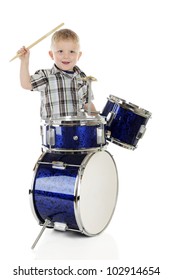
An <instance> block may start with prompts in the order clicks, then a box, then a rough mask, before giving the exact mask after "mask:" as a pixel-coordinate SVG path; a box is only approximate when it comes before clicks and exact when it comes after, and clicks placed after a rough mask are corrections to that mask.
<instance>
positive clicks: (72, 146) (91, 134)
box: [41, 115, 106, 151]
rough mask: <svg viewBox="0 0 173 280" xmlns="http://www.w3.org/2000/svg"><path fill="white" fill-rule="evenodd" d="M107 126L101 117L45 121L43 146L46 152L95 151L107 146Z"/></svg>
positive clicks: (42, 132) (42, 125) (43, 125)
mask: <svg viewBox="0 0 173 280" xmlns="http://www.w3.org/2000/svg"><path fill="white" fill-rule="evenodd" d="M105 124H106V121H105V118H104V117H102V116H100V115H97V116H82V117H80V118H79V117H65V118H60V119H58V120H48V121H43V122H42V124H41V135H42V146H43V148H45V149H46V150H47V149H49V150H61V151H73V150H83V151H84V150H87V151H88V150H92V149H94V150H95V149H97V148H100V147H102V146H103V145H105V141H106V139H105Z"/></svg>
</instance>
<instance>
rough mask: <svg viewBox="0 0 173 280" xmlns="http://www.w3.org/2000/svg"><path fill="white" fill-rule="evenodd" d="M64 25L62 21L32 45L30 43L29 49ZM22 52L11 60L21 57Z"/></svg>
mask: <svg viewBox="0 0 173 280" xmlns="http://www.w3.org/2000/svg"><path fill="white" fill-rule="evenodd" d="M63 25H64V23H61V24H60V25H58V26H56V27H55V28H54V29H52V30H51V31H49V32H48V33H46V34H45V35H44V36H42V37H41V38H40V39H38V40H37V41H35V42H34V43H32V44H31V45H29V46H28V47H27V49H31V48H32V47H34V46H35V45H37V44H38V43H40V42H41V41H42V40H44V39H45V38H46V37H48V36H49V35H50V34H52V33H53V32H54V31H56V30H57V29H59V28H61V27H62V26H63ZM20 55H21V54H16V55H15V56H14V57H13V58H12V59H10V62H11V61H12V60H14V59H15V58H17V57H19V56H20Z"/></svg>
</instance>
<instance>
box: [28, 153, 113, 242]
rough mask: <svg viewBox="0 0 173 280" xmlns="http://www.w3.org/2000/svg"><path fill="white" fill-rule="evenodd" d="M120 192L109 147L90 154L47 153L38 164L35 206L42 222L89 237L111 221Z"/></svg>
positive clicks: (33, 193) (39, 220)
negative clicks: (106, 149) (108, 150)
mask: <svg viewBox="0 0 173 280" xmlns="http://www.w3.org/2000/svg"><path fill="white" fill-rule="evenodd" d="M117 195H118V174H117V168H116V165H115V162H114V160H113V158H112V156H111V155H110V154H109V153H108V152H107V151H105V150H99V151H94V152H89V153H80V152H79V153H74V154H72V153H60V152H56V153H50V152H45V153H43V154H42V155H41V157H40V158H39V160H38V161H37V163H36V166H35V170H34V180H33V184H32V188H31V190H30V198H31V207H32V210H33V213H34V216H35V217H36V219H37V221H38V222H39V223H40V225H43V224H44V221H45V220H46V219H47V220H49V221H50V227H52V228H54V229H56V230H63V231H65V230H71V231H78V232H80V233H83V234H84V235H87V236H93V235H96V234H99V233H100V232H102V231H103V230H104V229H105V228H106V227H107V225H108V224H109V222H110V220H111V218H112V215H113V213H114V209H115V206H116V201H117Z"/></svg>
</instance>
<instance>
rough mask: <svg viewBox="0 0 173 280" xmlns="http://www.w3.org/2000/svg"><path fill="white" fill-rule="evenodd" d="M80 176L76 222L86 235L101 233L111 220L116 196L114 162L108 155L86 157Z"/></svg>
mask: <svg viewBox="0 0 173 280" xmlns="http://www.w3.org/2000/svg"><path fill="white" fill-rule="evenodd" d="M82 165H84V170H82V169H81V170H80V172H79V182H78V191H77V193H78V194H77V195H78V202H77V209H76V215H77V217H76V218H77V222H78V226H79V228H80V230H81V231H83V232H84V234H86V235H89V236H92V235H96V234H98V233H100V232H101V231H103V230H104V229H105V227H106V226H107V225H108V223H109V221H110V219H111V218H112V215H113V212H114V209H115V205H116V200H117V194H118V175H117V169H116V165H115V162H114V160H113V158H112V156H111V155H110V154H109V153H108V152H107V151H98V152H95V153H92V154H89V155H87V156H86V158H85V159H84V161H83V162H82Z"/></svg>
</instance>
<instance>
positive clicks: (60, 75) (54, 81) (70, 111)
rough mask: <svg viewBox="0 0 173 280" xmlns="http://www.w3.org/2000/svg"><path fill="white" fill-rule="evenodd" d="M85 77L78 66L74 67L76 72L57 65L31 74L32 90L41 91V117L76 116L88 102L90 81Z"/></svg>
mask: <svg viewBox="0 0 173 280" xmlns="http://www.w3.org/2000/svg"><path fill="white" fill-rule="evenodd" d="M84 77H86V75H85V73H83V72H82V71H81V70H80V69H79V67H77V66H75V67H74V73H70V72H65V71H62V70H60V69H59V68H57V67H56V65H54V66H53V67H52V69H43V70H38V71H37V72H36V73H35V74H34V75H31V85H32V90H33V91H39V92H41V108H40V114H41V118H42V119H44V120H46V119H48V118H50V117H51V118H52V119H57V118H59V117H65V116H76V115H77V113H78V112H79V110H80V109H81V108H83V107H84V104H85V103H87V102H88V89H89V86H88V82H86V81H83V80H82V78H84ZM92 99H93V95H92Z"/></svg>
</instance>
